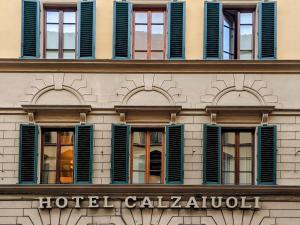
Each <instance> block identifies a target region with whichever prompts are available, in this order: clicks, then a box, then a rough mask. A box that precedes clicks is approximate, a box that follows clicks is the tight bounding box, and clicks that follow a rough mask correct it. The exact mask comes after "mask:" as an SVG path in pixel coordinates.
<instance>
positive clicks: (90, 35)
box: [78, 0, 96, 59]
mask: <svg viewBox="0 0 300 225" xmlns="http://www.w3.org/2000/svg"><path fill="white" fill-rule="evenodd" d="M78 9H79V10H78V12H79V15H78V58H80V59H84V58H87V59H88V58H95V23H96V14H95V9H96V1H95V0H80V1H79V2H78Z"/></svg>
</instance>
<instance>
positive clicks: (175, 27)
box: [168, 2, 185, 59]
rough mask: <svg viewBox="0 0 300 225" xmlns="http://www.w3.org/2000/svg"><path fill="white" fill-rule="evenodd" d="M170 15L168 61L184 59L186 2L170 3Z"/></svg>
mask: <svg viewBox="0 0 300 225" xmlns="http://www.w3.org/2000/svg"><path fill="white" fill-rule="evenodd" d="M168 13H169V14H168V16H169V25H168V59H184V58H185V2H170V3H169V4H168Z"/></svg>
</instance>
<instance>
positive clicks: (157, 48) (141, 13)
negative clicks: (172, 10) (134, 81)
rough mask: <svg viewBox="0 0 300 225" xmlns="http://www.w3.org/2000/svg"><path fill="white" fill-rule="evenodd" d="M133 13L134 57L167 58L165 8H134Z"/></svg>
mask: <svg viewBox="0 0 300 225" xmlns="http://www.w3.org/2000/svg"><path fill="white" fill-rule="evenodd" d="M133 15H134V18H133V31H134V32H133V35H134V38H133V42H132V52H133V54H132V56H133V59H165V57H166V12H165V10H164V9H156V10H154V9H151V10H145V9H142V10H134V12H133Z"/></svg>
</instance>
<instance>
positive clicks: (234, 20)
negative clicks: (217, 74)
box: [223, 8, 255, 60]
mask: <svg viewBox="0 0 300 225" xmlns="http://www.w3.org/2000/svg"><path fill="white" fill-rule="evenodd" d="M254 24H255V18H254V9H249V10H245V9H243V10H240V9H228V8H224V9H223V59H241V60H251V59H254V56H255V55H254V46H255V45H254V37H255V36H254Z"/></svg>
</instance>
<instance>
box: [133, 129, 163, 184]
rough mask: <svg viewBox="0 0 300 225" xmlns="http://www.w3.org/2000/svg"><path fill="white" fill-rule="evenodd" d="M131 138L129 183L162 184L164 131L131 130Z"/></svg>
mask: <svg viewBox="0 0 300 225" xmlns="http://www.w3.org/2000/svg"><path fill="white" fill-rule="evenodd" d="M131 137H132V138H131V169H130V170H131V173H130V174H131V183H133V184H140V183H141V184H144V183H146V184H159V183H163V180H164V170H163V168H164V131H163V130H159V129H133V130H132V135H131Z"/></svg>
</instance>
